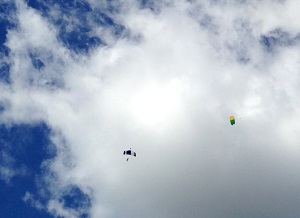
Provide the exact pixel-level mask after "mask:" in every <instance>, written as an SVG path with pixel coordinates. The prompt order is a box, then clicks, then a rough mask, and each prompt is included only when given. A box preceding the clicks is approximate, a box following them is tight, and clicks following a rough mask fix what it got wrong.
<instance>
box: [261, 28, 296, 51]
mask: <svg viewBox="0 0 300 218" xmlns="http://www.w3.org/2000/svg"><path fill="white" fill-rule="evenodd" d="M299 41H300V34H298V35H296V36H291V34H290V33H288V32H286V31H284V30H282V29H275V30H272V31H270V32H269V33H268V34H265V35H262V36H261V38H260V42H261V44H262V45H263V47H264V48H265V50H266V51H267V52H270V53H272V52H274V51H275V49H276V48H277V47H281V46H283V47H286V46H292V45H295V44H296V43H298V42H299Z"/></svg>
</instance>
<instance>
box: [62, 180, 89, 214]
mask: <svg viewBox="0 0 300 218" xmlns="http://www.w3.org/2000/svg"><path fill="white" fill-rule="evenodd" d="M59 201H60V202H61V203H62V204H63V206H64V208H67V209H74V210H77V211H79V212H80V214H81V216H80V217H82V218H83V217H88V214H89V209H90V208H91V206H92V204H91V199H90V197H89V196H88V195H87V194H85V193H83V192H82V191H81V189H80V188H79V187H77V186H75V185H70V186H68V187H67V188H66V190H65V191H64V192H63V195H62V196H61V197H60V199H59Z"/></svg>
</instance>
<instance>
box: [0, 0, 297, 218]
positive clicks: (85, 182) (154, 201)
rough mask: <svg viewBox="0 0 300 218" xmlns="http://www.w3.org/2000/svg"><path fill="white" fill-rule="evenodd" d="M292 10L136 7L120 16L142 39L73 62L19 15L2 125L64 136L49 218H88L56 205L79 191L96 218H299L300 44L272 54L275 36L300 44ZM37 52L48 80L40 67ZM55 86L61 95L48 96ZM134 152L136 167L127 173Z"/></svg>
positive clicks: (58, 140) (46, 28) (39, 23)
mask: <svg viewBox="0 0 300 218" xmlns="http://www.w3.org/2000/svg"><path fill="white" fill-rule="evenodd" d="M267 3H268V4H267ZM292 4H293V3H291V1H287V2H278V1H266V3H260V2H259V1H255V2H251V3H247V1H246V2H244V3H241V4H239V5H237V6H236V5H233V4H229V3H228V2H227V1H204V2H199V3H198V2H196V1H190V2H186V1H177V2H176V3H173V4H171V3H170V4H166V3H165V2H164V4H162V5H163V6H161V5H159V4H158V5H156V7H158V8H159V9H160V10H156V11H154V12H153V11H151V10H148V9H140V8H138V7H137V4H134V5H135V6H136V7H134V6H132V7H131V8H130V9H128V7H125V6H124V8H125V9H128V10H125V11H122V10H120V13H119V14H115V15H112V16H115V19H117V20H118V21H120V22H122V24H123V25H124V26H125V27H126V28H127V29H128V30H130V32H131V34H133V35H136V36H139V40H134V39H130V38H122V39H119V40H117V41H116V42H115V41H114V40H112V42H111V44H109V46H106V47H99V48H96V49H95V50H94V51H92V52H91V53H89V54H88V55H80V54H78V55H70V53H71V52H69V51H67V49H66V48H64V47H63V44H62V43H60V42H59V41H58V40H57V37H56V34H57V31H56V30H55V27H54V26H52V25H50V24H49V23H48V22H47V21H46V20H45V19H44V18H43V17H41V16H40V15H39V14H38V13H37V12H35V11H33V10H32V9H30V8H27V7H25V6H24V5H23V4H21V3H20V5H19V7H18V10H19V14H18V16H19V19H20V23H19V25H20V26H19V28H18V29H16V30H11V31H10V32H9V34H8V41H7V46H8V47H9V48H10V49H11V57H10V58H11V60H12V62H13V63H14V65H13V68H12V70H11V73H12V80H13V83H12V85H11V87H10V88H7V87H3V86H2V85H1V89H2V90H4V92H1V96H2V97H3V98H5V99H7V101H9V105H10V107H8V108H7V110H6V111H5V112H4V113H3V114H2V115H1V121H2V122H13V123H18V122H26V123H27V122H33V121H38V120H45V121H46V122H47V124H48V125H49V126H50V127H51V128H53V132H54V135H53V137H52V140H53V142H54V143H55V144H56V146H57V149H58V153H57V157H55V158H54V159H53V160H52V161H51V162H48V167H49V168H50V170H52V171H53V172H54V173H55V174H56V175H57V180H55V179H53V178H50V179H48V180H47V178H46V180H47V181H48V183H49V190H50V191H51V192H52V194H53V198H52V199H50V201H49V202H48V205H47V207H48V210H49V211H50V212H51V213H53V214H54V215H57V216H67V217H76V216H77V215H78V213H77V212H76V211H75V210H73V209H68V208H65V207H64V206H63V205H62V203H61V202H59V201H58V198H59V197H60V194H59V192H60V190H62V189H63V188H64V187H66V186H68V185H70V184H76V185H77V186H78V187H80V188H81V189H82V190H83V192H84V193H86V194H88V195H89V196H90V197H91V199H92V208H91V217H118V216H122V217H242V216H256V217H268V216H274V214H278V216H280V217H284V213H285V212H289V213H290V215H291V216H298V215H299V214H300V211H299V209H298V205H299V204H296V203H299V199H298V198H297V196H299V192H298V184H299V181H300V177H299V176H298V175H299V171H300V168H299V167H298V166H300V165H299V161H298V159H297V158H298V157H299V149H298V147H297V145H298V141H299V136H298V134H297V132H299V130H300V126H299V124H298V122H297V121H298V120H299V118H300V117H299V115H300V114H299V109H298V108H299V98H298V93H299V87H300V86H299V81H300V80H299V79H300V78H299V77H300V74H299V73H298V68H299V67H298V65H299V60H300V56H299V54H298V52H297V51H298V50H299V48H298V47H299V45H298V44H297V43H295V44H294V45H293V46H278V47H277V49H276V52H274V53H271V52H267V51H266V50H265V49H264V47H263V45H262V43H261V41H260V40H261V38H260V37H261V36H262V35H264V34H267V33H269V32H270V31H272V30H275V29H277V28H282V29H284V31H287V32H289V33H291V35H297V34H298V32H299V27H298V24H297V22H294V21H295V20H297V19H289V17H291V16H292V15H294V16H295V18H296V17H297V16H298V15H297V14H295V13H296V12H295V10H294V8H296V7H297V5H292ZM294 4H295V3H294ZM94 7H98V5H97V4H96V3H95V5H94ZM283 11H284V12H285V13H284V14H288V16H287V17H284V18H280V17H279V16H277V15H278V14H279V13H280V14H283V13H282V12H283ZM53 15H54V14H53ZM290 20H292V22H289V21H290ZM95 28H96V27H95ZM99 31H101V28H100V29H99ZM114 42H115V43H114ZM36 48H37V49H38V52H39V54H40V56H41V57H43V58H44V59H43V62H44V64H45V69H44V74H43V73H42V75H43V76H41V74H40V73H37V72H36V71H35V70H34V68H33V67H32V66H31V63H30V60H29V58H28V52H29V51H30V50H31V49H36ZM47 54H48V55H50V56H53V57H55V58H54V61H53V59H50V58H49V59H48V58H47V57H48V56H47ZM59 60H63V61H62V62H60V61H59ZM53 78H59V79H60V81H62V82H63V84H64V85H63V87H60V88H59V89H49V87H48V86H47V85H45V84H46V82H47V81H49V80H51V79H53ZM32 80H33V81H35V82H33V83H29V82H28V81H32ZM230 115H235V116H236V117H237V123H236V125H234V126H230V124H229V120H228V118H229V116H230ZM239 118H241V119H239ZM129 147H132V148H133V149H134V150H135V151H136V152H137V157H136V158H132V159H131V160H130V161H128V162H126V161H125V159H124V158H123V157H122V152H123V150H124V149H127V148H129ZM45 165H46V164H45ZM282 196H284V198H282ZM25 197H26V196H25ZM26 199H27V200H28V199H30V196H29V197H27V198H26ZM287 202H289V204H287ZM282 205H285V207H284V206H282Z"/></svg>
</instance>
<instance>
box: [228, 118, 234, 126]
mask: <svg viewBox="0 0 300 218" xmlns="http://www.w3.org/2000/svg"><path fill="white" fill-rule="evenodd" d="M229 120H230V123H231V125H234V124H235V119H234V116H230V117H229Z"/></svg>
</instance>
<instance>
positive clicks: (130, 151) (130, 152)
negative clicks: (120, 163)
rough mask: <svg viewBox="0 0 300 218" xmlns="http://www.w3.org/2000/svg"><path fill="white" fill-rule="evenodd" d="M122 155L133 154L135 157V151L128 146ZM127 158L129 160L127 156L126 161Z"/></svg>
mask: <svg viewBox="0 0 300 218" xmlns="http://www.w3.org/2000/svg"><path fill="white" fill-rule="evenodd" d="M123 155H131V156H135V157H136V153H135V152H134V151H132V150H131V148H130V150H126V151H124V152H123ZM128 160H129V158H127V160H126V161H128Z"/></svg>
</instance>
